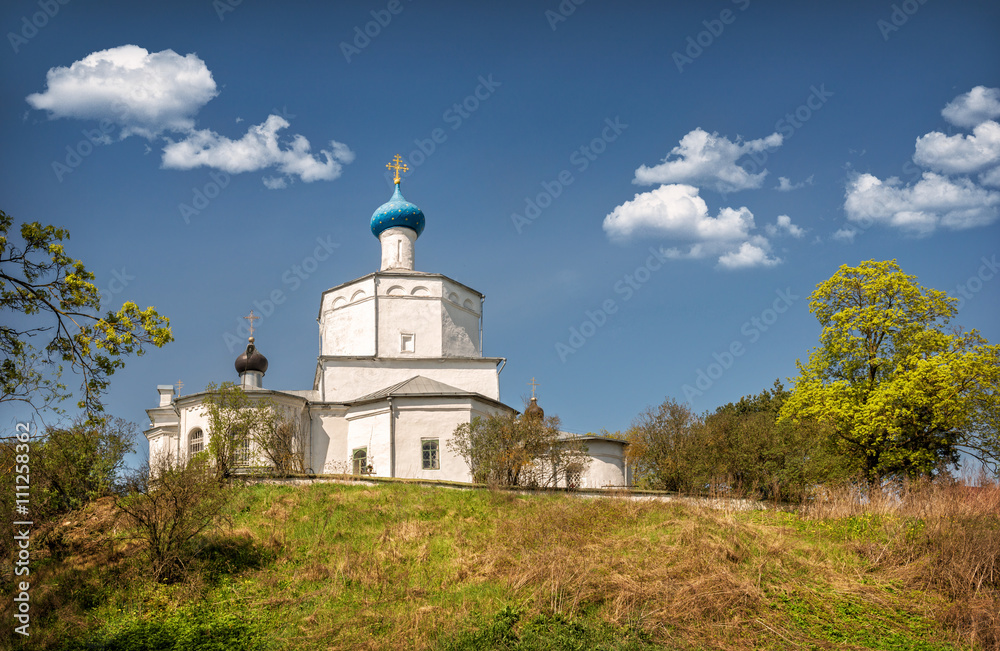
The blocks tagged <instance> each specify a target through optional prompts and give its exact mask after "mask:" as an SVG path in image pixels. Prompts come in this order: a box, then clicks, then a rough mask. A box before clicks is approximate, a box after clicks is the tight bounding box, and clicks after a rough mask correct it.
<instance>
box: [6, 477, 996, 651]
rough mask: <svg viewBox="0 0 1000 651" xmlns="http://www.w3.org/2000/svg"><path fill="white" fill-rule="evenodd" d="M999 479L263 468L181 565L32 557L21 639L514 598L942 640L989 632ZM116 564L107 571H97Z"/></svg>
mask: <svg viewBox="0 0 1000 651" xmlns="http://www.w3.org/2000/svg"><path fill="white" fill-rule="evenodd" d="M997 493H998V491H997V487H996V486H995V485H993V486H992V487H987V489H986V490H976V491H970V490H966V489H961V488H955V487H951V486H944V485H928V486H924V485H915V484H914V485H909V486H906V487H905V490H902V492H900V491H896V492H895V493H890V492H885V493H884V494H882V493H880V494H877V495H874V496H865V497H861V496H858V495H856V494H852V493H851V492H850V491H847V490H846V489H844V490H842V491H840V492H830V493H828V494H827V495H826V496H825V497H824V499H822V500H815V501H814V502H813V503H811V504H809V505H808V506H807V507H804V509H803V512H802V513H801V514H793V513H787V512H773V511H772V512H748V511H738V510H733V511H731V512H727V511H723V510H715V509H710V508H706V507H703V506H697V505H695V504H692V503H689V502H680V501H675V502H655V501H633V500H628V499H618V498H605V499H578V498H574V497H571V496H566V495H552V494H549V495H519V494H512V493H506V492H487V491H477V492H465V491H461V492H460V491H448V490H439V489H427V488H419V487H408V486H381V487H358V486H341V485H332V484H330V485H315V486H311V487H299V488H288V487H275V486H257V487H252V488H248V489H247V490H245V491H243V492H241V493H239V494H238V495H237V498H236V502H235V504H234V505H233V511H232V513H231V523H232V524H229V525H226V526H224V527H222V528H220V529H218V530H216V531H213V532H211V533H210V534H208V535H207V536H206V537H205V538H204V540H203V541H202V542H203V547H202V553H201V554H200V556H199V559H200V560H199V564H198V566H197V567H195V568H193V570H192V572H191V573H190V576H189V577H188V579H187V580H186V581H185V582H184V583H183V584H180V585H175V586H161V585H157V584H155V582H153V581H151V580H148V579H144V578H143V576H142V574H141V572H142V567H141V565H140V564H138V563H137V562H136V561H135V559H134V558H131V557H130V556H129V555H128V554H127V553H124V552H123V549H124V548H123V545H122V544H121V543H120V542H119V543H118V544H111V545H108V544H105V545H104V547H103V549H104V551H103V552H101V554H97V552H96V548H95V553H94V554H93V555H91V554H88V553H87V552H86V551H85V546H84V541H85V540H86V536H84V537H83V538H81V539H80V541H79V544H77V543H76V542H74V543H73V546H72V548H69V549H67V550H66V551H65V554H66V558H65V562H61V563H59V564H53V565H48V566H46V565H45V564H43V563H40V565H39V576H38V577H37V580H38V583H37V586H38V592H37V593H36V594H38V595H39V596H40V597H42V596H43V595H45V594H51V596H50V597H46V598H45V599H44V600H43V601H40V602H39V603H38V606H39V609H38V611H36V612H37V614H38V616H39V619H38V623H39V625H40V626H41V625H50V626H53V628H52V634H51V636H49V637H46V636H45V635H42V636H41V637H39V638H37V639H33V640H32V641H33V643H38V644H39V646H38V648H62V647H60V646H59V645H58V644H57V643H50V644H46V643H45V641H46V640H55V639H59V638H60V636H61V637H64V638H65V637H67V636H69V635H70V634H72V635H73V636H75V638H76V639H79V640H85V639H87V635H90V634H93V633H94V632H95V631H98V632H100V634H101V635H110V634H111V633H109V631H113V630H115V629H114V628H113V627H114V626H115V625H116V623H119V624H120V623H122V622H124V624H121V625H123V626H124V625H127V626H131V627H133V628H132V629H130V630H138V629H136V628H135V627H137V626H139V625H140V624H141V623H142V622H147V621H152V622H164V621H167V622H174V621H180V619H179V618H178V617H176V616H175V615H177V614H178V613H180V614H181V615H183V616H185V617H186V616H187V615H185V613H188V612H194V611H198V612H205V613H208V614H210V615H211V616H212V617H213V618H215V619H213V620H211V622H214V623H212V624H211V625H212V626H220V625H222V624H224V623H226V622H230V621H231V619H230V618H237V620H238V621H239V622H240V626H243V629H240V630H245V631H250V632H251V633H254V634H257V633H260V635H262V636H264V639H265V644H264V646H263V647H260V648H270V647H269V646H268V644H272V643H273V641H274V640H281V641H282V643H283V644H284V645H286V647H287V648H290V649H313V648H330V649H432V648H437V647H438V645H440V644H442V643H443V642H445V641H447V640H449V639H455V636H456V635H458V634H460V633H461V632H462V631H468V630H473V629H481V627H483V626H486V625H488V621H486V623H484V618H485V620H491V618H492V617H493V616H494V614H496V613H498V612H500V611H501V610H503V609H506V608H514V609H516V610H517V611H518V612H519V613H521V617H522V619H521V624H518V626H520V627H525V626H527V622H530V621H532V618H538V617H542V618H544V617H556V618H564V620H565V621H569V622H576V623H577V624H580V625H581V626H584V627H585V628H586V627H590V628H589V629H588V630H597V628H599V627H601V626H605V625H610V626H612V627H615V629H614V630H616V631H619V632H621V631H642V632H643V634H645V635H648V636H650V639H651V640H652V641H653V642H651V644H652V643H655V644H656V645H660V646H664V647H667V648H685V649H700V648H712V649H739V648H773V649H782V648H797V647H803V648H843V647H849V648H912V647H913V646H914V645H917V646H920V645H923V644H924V642H927V644H926V645H925V646H921V648H928V649H931V648H933V649H937V648H942V649H943V648H952V647H950V646H948V643H950V642H954V641H955V639H956V638H955V637H954V636H952V635H950V634H949V633H948V631H947V629H946V628H945V627H946V626H949V627H952V628H954V629H956V630H959V631H961V632H962V636H963V640H964V641H965V642H966V643H967V644H969V645H970V646H972V645H975V646H976V647H977V648H990V645H991V644H995V641H996V639H997V637H996V619H995V617H996V612H997V605H998V602H997V600H996V595H997V593H998V591H997V587H996V568H997V565H996V548H995V546H994V547H992V548H991V547H990V545H995V542H996V533H997V529H996V527H995V525H996V521H997V506H998V503H997V500H998V494H997ZM88 513H89V512H88ZM87 517H90V516H89V515H88V514H87V513H84V514H81V515H80V516H79V518H78V519H75V520H73V522H72V524H71V526H70V525H67V526H70V528H71V529H72V530H73V531H74V534H73V535H74V536H77V535H78V532H83V531H85V530H86V527H89V526H91V525H92V526H93V527H94V528H95V531H96V530H104V533H105V537H106V536H107V535H108V534H109V533H110V534H113V532H108V531H106V529H107V526H106V523H107V522H111V521H113V520H112V519H111V518H109V517H105V518H103V519H101V518H98V519H96V520H94V521H93V522H91V523H90V524H87V521H86V518H87ZM102 523H103V524H102ZM991 523H992V524H991ZM990 526H993V527H994V528H993V529H990V528H989V527H990ZM111 537H112V539H114V535H112V536H111ZM73 540H74V541H75V540H76V538H73ZM119 540H120V539H119ZM990 549H993V552H992V554H993V556H992V557H991V556H990V552H989V550H990ZM101 562H103V563H105V564H106V565H105V567H104V568H101V567H99V565H98V563H101ZM74 568H77V569H74ZM110 576H118V577H119V578H118V579H117V580H116V581H111V582H109V587H107V588H106V589H99V588H100V583H101V581H105V582H107V578H108V577H110ZM70 580H78V581H79V584H80V585H90V586H92V589H91V594H92V596H91V597H87V599H89V601H81V600H79V593H78V592H77V593H74V592H73V591H71V590H67V589H63V588H60V587H58V586H66V585H67V584H68V581H70ZM110 583H113V584H114V585H110ZM46 591H51V592H50V593H47V592H46ZM192 609H193V610H192ZM991 617H992V618H993V619H991ZM56 622H58V624H56ZM171 626H173V624H171ZM206 626H208V624H206ZM518 630H519V631H521V630H523V628H521V629H518ZM100 639H105V638H100ZM917 642H919V645H918V644H917ZM907 645H910V646H907ZM0 646H2V644H0ZM238 646H239V645H236V646H234V648H237V647H238ZM241 648H242V647H241ZM255 648H256V647H255ZM462 648H472V647H462ZM567 648H570V647H567ZM572 648H586V646H580V645H579V644H577V646H576V647H572ZM604 648H614V649H617V648H626V647H624V646H621V647H619V646H614V645H608V646H606V647H604ZM627 648H648V647H627Z"/></svg>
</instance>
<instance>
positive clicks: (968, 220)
mask: <svg viewBox="0 0 1000 651" xmlns="http://www.w3.org/2000/svg"><path fill="white" fill-rule="evenodd" d="M844 209H845V210H846V211H847V217H848V219H849V220H851V221H854V222H861V223H864V222H871V223H880V224H886V225H890V226H895V227H899V228H902V229H903V230H906V231H909V232H911V233H914V234H917V235H927V234H929V233H931V232H933V231H934V230H935V229H936V228H937V227H938V226H942V227H945V228H951V229H963V228H972V227H975V226H985V225H987V224H991V223H993V222H994V221H995V220H996V219H997V217H998V215H1000V192H994V191H989V190H986V189H984V188H981V187H979V186H977V185H976V184H974V183H973V182H972V181H970V180H969V179H966V178H958V179H950V178H948V177H946V176H942V175H940V174H936V173H934V172H924V175H923V177H922V178H921V179H920V180H919V181H917V182H916V183H915V184H912V185H905V186H904V185H902V184H901V183H900V181H899V179H897V178H895V177H893V178H890V179H887V180H886V181H885V182H883V181H881V180H879V179H878V178H876V177H875V176H872V175H871V174H859V175H858V176H856V177H855V178H854V179H852V180H851V181H850V182H849V183H848V186H847V196H846V199H845V201H844Z"/></svg>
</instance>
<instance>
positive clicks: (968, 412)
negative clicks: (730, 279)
mask: <svg viewBox="0 0 1000 651" xmlns="http://www.w3.org/2000/svg"><path fill="white" fill-rule="evenodd" d="M956 303H957V299H954V298H951V297H949V296H948V295H947V294H946V293H945V292H942V291H938V290H935V289H928V288H924V287H921V286H920V285H919V284H918V283H917V281H916V278H915V277H914V276H909V275H907V274H905V273H903V271H902V270H901V269H900V267H899V265H898V264H897V263H896V261H895V260H892V261H886V262H876V261H874V260H870V261H867V262H862V263H861V264H860V265H858V266H857V267H848V266H846V265H844V266H842V267H840V269H839V270H838V271H837V273H835V274H834V275H833V276H832V277H831V278H830V279H829V280H827V281H824V282H822V283H820V284H819V285H817V287H816V290H815V291H814V292H813V293H812V294H811V295H810V303H809V309H810V311H811V312H812V313H813V314H815V315H816V318H817V319H818V320H819V322H820V325H822V327H823V330H822V333H821V335H820V345H819V346H818V347H817V348H815V349H814V350H813V351H812V352H811V353H810V356H809V361H808V362H807V363H802V362H801V361H799V362H797V365H798V371H799V375H798V377H797V378H795V381H794V382H795V386H794V389H793V391H792V394H791V396H789V398H788V399H787V400H786V401H785V403H784V405H783V406H782V409H781V418H782V419H786V420H791V421H793V422H814V423H819V424H822V425H824V426H827V427H829V428H830V429H831V431H832V432H833V433H834V436H835V441H836V444H837V446H838V448H839V449H840V450H841V451H842V452H843V454H845V455H846V456H848V457H849V458H850V459H851V460H852V461H853V463H854V465H855V468H856V469H857V471H859V472H860V473H861V474H862V475H863V476H864V477H865V478H866V479H867V480H868V481H877V480H879V479H881V478H884V477H887V476H919V475H931V474H933V473H934V472H935V470H936V469H937V468H939V467H941V466H942V465H946V464H955V463H957V462H958V460H959V453H960V452H962V451H964V452H966V453H969V454H971V455H974V456H975V457H977V458H979V459H980V460H982V461H983V462H984V463H985V464H987V466H988V467H989V468H991V469H992V470H993V471H994V472H995V471H996V469H997V465H996V464H997V461H998V459H1000V436H998V432H997V427H996V426H997V419H996V414H997V401H998V387H1000V347H998V346H996V345H990V344H989V342H987V341H986V340H985V339H984V338H983V337H982V336H980V335H979V333H978V332H976V331H975V330H971V331H969V332H963V331H962V330H961V329H953V330H947V329H946V328H947V327H948V324H949V322H950V321H951V319H952V318H953V317H954V316H955V314H956V311H957V310H956Z"/></svg>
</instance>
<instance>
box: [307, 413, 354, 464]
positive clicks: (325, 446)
mask: <svg viewBox="0 0 1000 651" xmlns="http://www.w3.org/2000/svg"><path fill="white" fill-rule="evenodd" d="M346 413H347V408H346V407H340V408H329V407H325V406H314V407H313V408H312V414H311V415H312V419H311V420H312V433H311V437H310V438H311V440H310V455H309V458H308V459H307V460H306V467H308V468H312V470H313V472H316V473H324V472H347V471H349V470H350V465H349V464H347V420H346V419H345V418H344V416H345V414H346Z"/></svg>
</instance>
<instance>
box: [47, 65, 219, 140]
mask: <svg viewBox="0 0 1000 651" xmlns="http://www.w3.org/2000/svg"><path fill="white" fill-rule="evenodd" d="M46 82H47V83H46V86H47V88H46V89H45V92H42V93H34V94H32V95H28V97H27V102H28V104H30V105H31V106H32V107H33V108H35V109H39V110H45V111H48V112H49V114H50V115H51V116H52V117H55V118H64V117H66V118H78V119H92V120H109V121H111V122H112V123H113V124H116V125H118V126H119V127H121V137H122V138H125V137H127V136H130V135H133V134H135V135H139V136H142V137H144V138H150V139H152V138H155V137H156V136H158V135H159V134H160V133H162V132H163V131H186V130H188V129H192V128H193V127H194V115H195V113H197V112H198V110H199V109H200V108H201V107H202V106H204V105H205V104H206V103H207V102H208V101H209V100H211V99H212V98H213V97H215V96H216V95H217V94H218V91H217V89H216V86H215V80H214V79H212V73H211V72H209V70H208V68H207V67H206V66H205V62H204V61H202V60H201V59H199V58H198V56H197V55H196V54H188V55H185V56H181V55H179V54H177V53H176V52H174V51H173V50H163V51H162V52H154V53H152V54H150V53H149V52H148V51H146V50H145V49H144V48H141V47H139V46H136V45H122V46H120V47H115V48H111V49H108V50H101V51H99V52H94V53H92V54H89V55H87V56H86V57H84V58H83V59H81V60H79V61H76V62H75V63H73V64H72V65H70V67H68V68H64V67H56V68H52V69H50V70H49V71H48V74H47V75H46Z"/></svg>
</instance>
